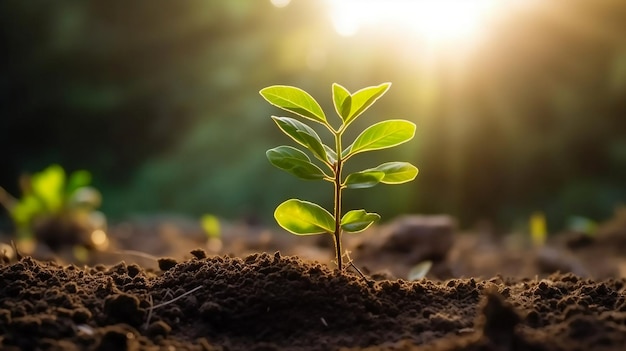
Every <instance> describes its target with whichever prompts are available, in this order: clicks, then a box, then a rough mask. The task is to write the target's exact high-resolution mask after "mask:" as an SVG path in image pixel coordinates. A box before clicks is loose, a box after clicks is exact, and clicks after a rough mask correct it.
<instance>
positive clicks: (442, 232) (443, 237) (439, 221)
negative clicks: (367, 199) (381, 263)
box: [381, 215, 456, 264]
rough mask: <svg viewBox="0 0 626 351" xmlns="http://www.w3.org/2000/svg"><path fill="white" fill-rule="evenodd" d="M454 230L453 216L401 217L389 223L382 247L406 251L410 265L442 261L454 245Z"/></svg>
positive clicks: (394, 250) (392, 250) (383, 248)
mask: <svg viewBox="0 0 626 351" xmlns="http://www.w3.org/2000/svg"><path fill="white" fill-rule="evenodd" d="M455 229H456V221H455V220H454V219H453V218H452V217H450V216H444V215H441V216H415V215H412V216H402V217H399V218H397V219H395V220H394V221H393V222H391V223H390V224H389V226H388V230H387V231H386V233H384V234H383V236H384V239H383V240H384V242H383V244H382V246H381V250H383V251H390V252H394V253H399V254H404V255H406V256H408V257H407V261H408V262H409V263H410V264H416V263H419V262H422V261H424V260H432V261H434V262H438V261H442V260H444V259H445V257H446V255H447V253H448V251H449V250H450V248H451V247H452V244H453V240H454V231H455Z"/></svg>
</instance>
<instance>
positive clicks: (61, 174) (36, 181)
mask: <svg viewBox="0 0 626 351" xmlns="http://www.w3.org/2000/svg"><path fill="white" fill-rule="evenodd" d="M30 184H31V187H32V189H33V195H35V196H36V197H38V198H39V199H40V200H41V202H42V203H44V204H45V206H46V208H47V209H48V210H49V211H51V212H56V211H59V210H60V209H61V206H63V191H64V187H65V171H64V170H63V168H62V167H61V166H59V165H51V166H49V167H48V168H46V169H44V170H43V171H41V172H39V173H35V174H34V175H33V176H32V177H31V183H30Z"/></svg>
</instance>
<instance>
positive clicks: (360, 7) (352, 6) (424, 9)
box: [328, 0, 506, 42]
mask: <svg viewBox="0 0 626 351" xmlns="http://www.w3.org/2000/svg"><path fill="white" fill-rule="evenodd" d="M328 1H329V5H330V11H331V18H332V21H333V24H334V26H335V30H336V31H337V33H339V34H340V35H342V36H352V35H354V34H356V33H357V32H358V31H359V29H360V28H361V27H366V26H371V27H376V26H380V28H385V27H401V28H402V29H403V30H410V31H412V32H414V33H415V34H416V35H418V36H420V37H422V38H423V39H425V40H427V41H429V42H446V41H456V40H464V39H471V38H472V37H474V36H475V35H476V34H477V33H478V32H479V31H480V30H481V27H482V26H484V24H485V22H486V21H487V19H488V16H489V15H491V14H492V12H493V10H494V7H495V6H496V5H499V4H501V3H503V2H506V1H504V0H328Z"/></svg>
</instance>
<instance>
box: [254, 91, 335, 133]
mask: <svg viewBox="0 0 626 351" xmlns="http://www.w3.org/2000/svg"><path fill="white" fill-rule="evenodd" d="M260 93H261V96H263V98H265V100H267V101H268V102H269V103H270V104H272V105H274V106H276V107H279V108H282V109H283V110H286V111H289V112H293V113H295V114H297V115H299V116H302V117H304V118H308V119H310V120H313V121H315V122H318V123H321V124H324V125H326V116H325V115H324V111H322V108H321V107H320V105H319V104H318V103H317V101H315V99H314V98H313V97H312V96H311V95H309V93H307V92H306V91H304V90H302V89H300V88H296V87H291V86H286V85H274V86H271V87H267V88H264V89H261V91H260Z"/></svg>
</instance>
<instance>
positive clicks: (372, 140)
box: [342, 119, 415, 156]
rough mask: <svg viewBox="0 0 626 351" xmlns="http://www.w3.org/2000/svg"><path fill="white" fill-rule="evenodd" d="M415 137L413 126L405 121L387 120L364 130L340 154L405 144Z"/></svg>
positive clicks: (352, 153)
mask: <svg viewBox="0 0 626 351" xmlns="http://www.w3.org/2000/svg"><path fill="white" fill-rule="evenodd" d="M414 135H415V124H414V123H412V122H409V121H406V120H399V119H397V120H388V121H383V122H379V123H376V124H374V125H372V126H370V127H368V128H367V129H365V130H364V131H363V132H362V133H361V134H360V135H359V136H358V137H357V138H356V140H355V141H354V143H352V145H350V146H349V147H348V148H346V149H345V150H344V151H343V152H342V154H345V155H346V156H349V155H354V154H356V153H359V152H364V151H372V150H380V149H386V148H390V147H393V146H396V145H400V144H402V143H405V142H407V141H409V140H411V139H412V138H413V136H414Z"/></svg>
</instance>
